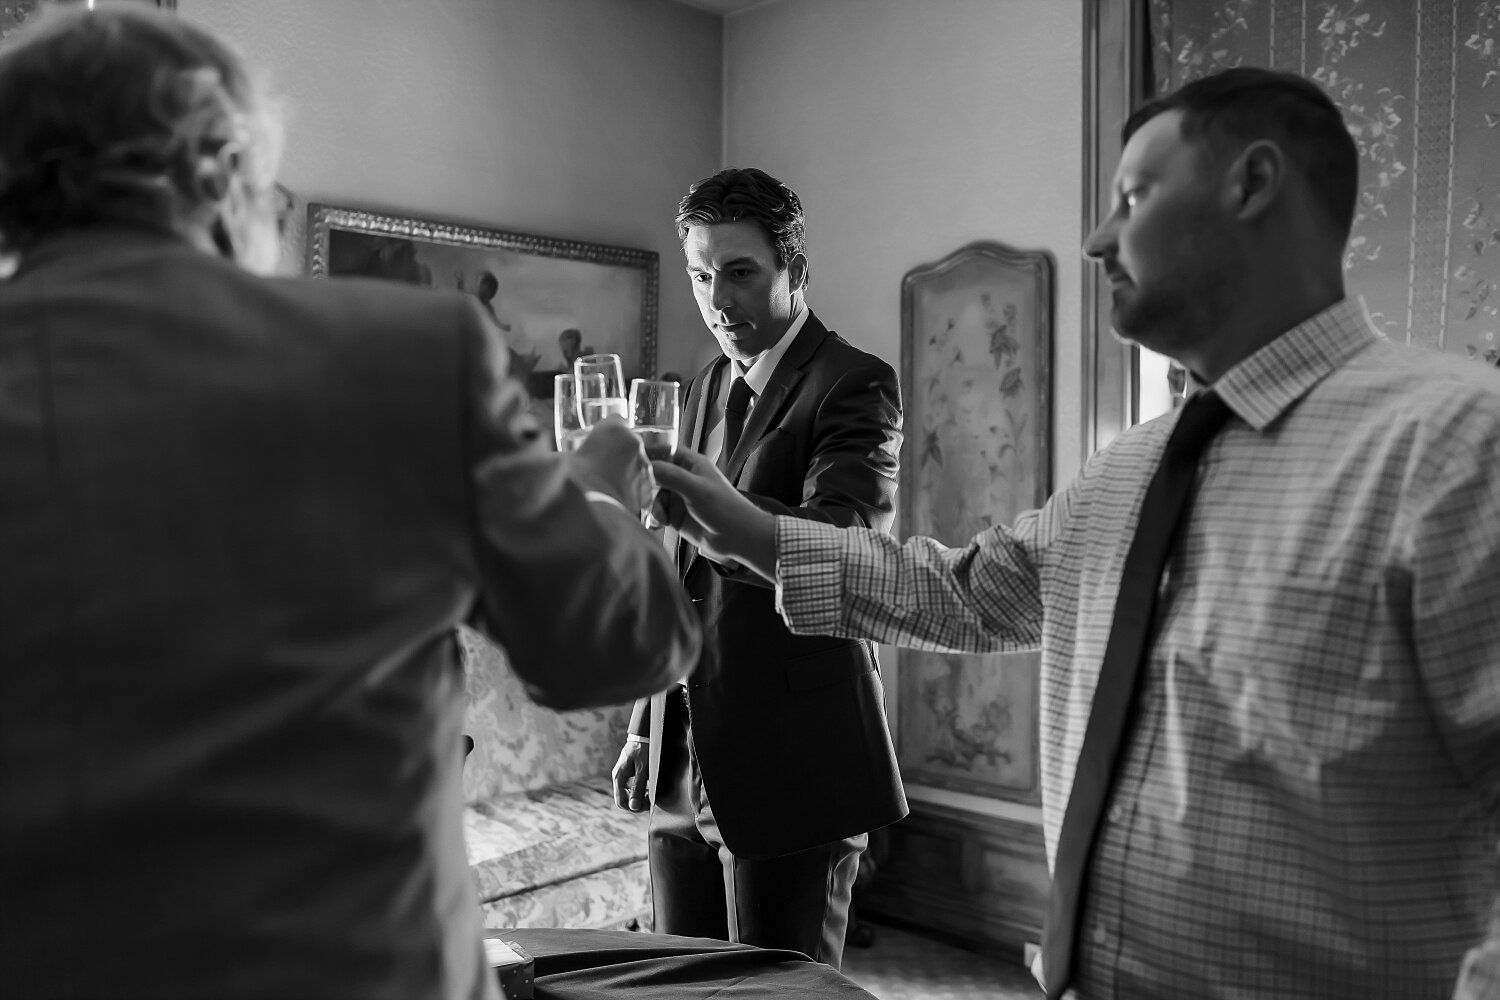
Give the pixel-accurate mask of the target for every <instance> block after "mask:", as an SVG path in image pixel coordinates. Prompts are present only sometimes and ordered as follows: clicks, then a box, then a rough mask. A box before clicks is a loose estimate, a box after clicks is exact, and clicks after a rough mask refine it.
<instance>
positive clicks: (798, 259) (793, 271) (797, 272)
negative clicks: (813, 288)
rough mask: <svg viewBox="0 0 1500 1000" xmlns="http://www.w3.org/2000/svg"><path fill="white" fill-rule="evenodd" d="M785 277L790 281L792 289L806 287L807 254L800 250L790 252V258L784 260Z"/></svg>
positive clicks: (796, 289)
mask: <svg viewBox="0 0 1500 1000" xmlns="http://www.w3.org/2000/svg"><path fill="white" fill-rule="evenodd" d="M786 275H787V279H788V280H789V281H790V282H791V286H792V291H794V292H800V291H802V290H803V289H805V288H806V287H807V255H806V254H805V253H803V252H802V251H800V250H799V251H797V252H796V253H794V254H792V259H791V260H789V261H787V262H786Z"/></svg>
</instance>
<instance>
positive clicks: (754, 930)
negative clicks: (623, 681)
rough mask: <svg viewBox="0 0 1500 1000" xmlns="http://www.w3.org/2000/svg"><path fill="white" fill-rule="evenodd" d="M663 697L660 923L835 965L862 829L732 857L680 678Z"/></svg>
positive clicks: (653, 850)
mask: <svg viewBox="0 0 1500 1000" xmlns="http://www.w3.org/2000/svg"><path fill="white" fill-rule="evenodd" d="M666 704H667V711H666V714H665V716H664V717H663V719H662V740H663V744H662V747H661V762H660V764H659V766H658V776H657V782H658V787H657V790H656V801H655V803H654V804H653V805H652V808H651V835H650V852H649V854H650V866H651V894H652V900H653V907H654V910H655V919H656V931H657V932H658V933H662V934H680V935H684V936H687V937H706V938H717V939H719V940H722V941H734V942H739V943H742V944H750V945H756V946H758V947H761V948H786V949H791V950H793V951H800V952H802V953H803V954H805V955H807V956H809V957H811V958H813V959H814V960H816V961H819V962H824V963H826V964H828V965H831V966H833V967H834V968H835V969H837V968H838V967H839V965H840V964H841V962H842V961H843V957H844V932H845V930H846V929H847V928H848V924H849V902H850V894H851V892H852V890H853V888H854V879H855V876H856V875H858V874H859V856H860V854H861V853H863V851H864V849H865V845H866V844H867V842H868V840H869V837H868V835H867V834H859V835H858V836H855V837H849V838H847V839H844V840H838V841H834V842H833V843H830V844H823V845H820V846H818V847H815V848H812V849H811V850H806V851H798V852H797V853H795V854H787V855H782V856H781V857H775V858H741V857H737V856H735V854H734V853H733V852H732V851H730V850H729V848H728V847H726V846H725V845H724V840H723V837H722V836H721V835H720V833H719V826H718V823H717V822H716V821H715V819H714V814H713V807H712V806H711V805H710V803H709V798H708V790H707V789H705V788H704V785H703V776H702V773H701V772H700V771H699V768H698V758H697V754H696V752H695V751H694V749H693V739H692V729H691V727H690V725H689V720H688V708H687V697H686V693H685V692H684V690H683V688H682V687H681V686H680V685H674V689H673V691H671V692H670V693H669V694H668V697H667V699H666ZM776 809H777V803H775V802H767V803H766V813H767V822H777V818H776V816H775V813H776Z"/></svg>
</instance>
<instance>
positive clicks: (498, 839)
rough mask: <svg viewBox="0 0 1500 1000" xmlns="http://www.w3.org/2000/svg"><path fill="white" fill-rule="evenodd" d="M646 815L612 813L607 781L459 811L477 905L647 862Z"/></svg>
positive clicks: (521, 794) (508, 798)
mask: <svg viewBox="0 0 1500 1000" xmlns="http://www.w3.org/2000/svg"><path fill="white" fill-rule="evenodd" d="M647 816H648V814H646V813H628V812H625V811H623V810H620V809H616V808H614V797H613V794H612V792H611V791H610V784H609V779H608V778H595V779H592V780H589V781H575V782H571V783H569V784H565V785H557V786H554V787H552V788H544V789H540V790H538V791H532V792H515V793H512V794H510V795H502V796H499V797H497V798H495V799H493V800H490V801H488V802H478V803H473V804H471V805H470V806H469V808H467V809H465V810H464V836H465V839H466V840H467V842H468V849H469V865H470V866H471V867H472V868H473V870H474V881H475V884H476V886H477V887H478V890H479V898H480V899H481V900H482V901H484V902H490V901H492V900H496V899H502V898H504V897H506V896H514V895H517V894H518V893H522V892H526V891H528V890H531V889H535V888H539V887H542V886H547V885H552V884H554V883H557V882H564V881H567V880H568V879H573V878H580V877H582V876H584V875H589V874H592V873H594V872H598V871H603V870H605V869H609V868H619V867H621V866H622V865H627V864H630V863H632V862H635V861H640V860H642V859H644V858H645V857H646V834H647V822H648V819H647Z"/></svg>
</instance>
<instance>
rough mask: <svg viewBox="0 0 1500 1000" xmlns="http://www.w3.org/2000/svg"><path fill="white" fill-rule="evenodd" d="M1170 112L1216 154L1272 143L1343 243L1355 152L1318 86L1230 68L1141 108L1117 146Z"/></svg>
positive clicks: (1355, 193) (1350, 216)
mask: <svg viewBox="0 0 1500 1000" xmlns="http://www.w3.org/2000/svg"><path fill="white" fill-rule="evenodd" d="M1168 111H1181V112H1182V134H1183V136H1184V137H1185V138H1187V139H1190V140H1194V141H1197V142H1200V143H1201V144H1202V145H1203V146H1204V148H1205V150H1206V151H1207V152H1208V153H1209V154H1211V155H1213V156H1215V157H1218V156H1221V155H1224V154H1237V153H1238V152H1239V151H1240V149H1242V148H1243V147H1244V146H1245V145H1248V144H1249V143H1251V142H1254V141H1256V140H1257V139H1272V140H1274V141H1275V142H1276V143H1277V144H1278V145H1279V146H1280V147H1281V149H1282V151H1283V152H1284V153H1286V155H1287V157H1288V159H1290V160H1291V162H1292V163H1293V164H1294V165H1295V166H1296V168H1297V169H1298V171H1299V172H1300V173H1301V174H1302V175H1303V176H1304V177H1305V178H1306V179H1307V181H1308V184H1309V186H1310V187H1311V189H1312V192H1313V197H1314V198H1315V200H1316V201H1317V203H1318V206H1319V207H1320V208H1321V209H1322V210H1323V212H1324V214H1325V215H1326V216H1327V219H1328V221H1329V223H1330V225H1331V226H1333V227H1334V229H1335V231H1336V232H1337V235H1339V237H1340V238H1344V239H1347V238H1348V236H1349V229H1350V227H1351V226H1352V225H1353V223H1354V208H1355V203H1356V201H1357V199H1358V198H1359V150H1358V149H1357V148H1355V145H1354V139H1353V137H1352V136H1350V134H1349V129H1348V126H1346V125H1345V124H1344V115H1343V113H1342V112H1341V111H1339V109H1338V105H1336V104H1334V103H1333V101H1332V100H1331V99H1330V98H1329V97H1328V95H1327V94H1326V93H1324V92H1323V90H1322V88H1320V87H1319V86H1318V85H1317V84H1315V83H1313V82H1312V81H1311V80H1308V79H1306V78H1305V77H1301V76H1298V75H1297V74H1295V73H1283V72H1279V71H1277V70H1271V69H1261V68H1259V67H1253V66H1241V67H1237V68H1235V69H1227V70H1224V71H1222V72H1219V73H1214V74H1212V75H1210V76H1205V77H1203V78H1201V79H1198V80H1194V81H1193V82H1191V83H1188V84H1184V85H1183V86H1182V87H1179V88H1178V89H1177V90H1174V91H1172V92H1171V93H1169V94H1163V95H1162V96H1161V97H1157V98H1154V99H1153V100H1150V101H1147V102H1146V103H1145V104H1143V105H1141V106H1140V107H1139V108H1137V109H1136V110H1135V112H1134V113H1133V114H1131V116H1130V118H1129V119H1128V120H1127V121H1126V122H1125V127H1124V129H1123V130H1122V136H1121V141H1122V142H1129V141H1130V137H1131V136H1132V135H1134V134H1135V132H1136V130H1137V129H1139V128H1140V127H1141V126H1142V125H1144V124H1145V123H1146V122H1148V121H1150V120H1151V119H1152V118H1155V117H1156V116H1157V115H1160V114H1164V113H1165V112H1168Z"/></svg>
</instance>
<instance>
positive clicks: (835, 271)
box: [724, 0, 1083, 821]
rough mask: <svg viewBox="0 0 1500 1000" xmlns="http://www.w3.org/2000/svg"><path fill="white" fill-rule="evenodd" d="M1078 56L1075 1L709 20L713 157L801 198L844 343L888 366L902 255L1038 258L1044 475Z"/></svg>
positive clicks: (1059, 359) (1062, 394)
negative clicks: (715, 45) (721, 24)
mask: <svg viewBox="0 0 1500 1000" xmlns="http://www.w3.org/2000/svg"><path fill="white" fill-rule="evenodd" d="M1082 51H1083V11H1082V4H1080V3H1078V2H1076V0H922V2H920V3H917V2H912V0H779V2H775V3H771V4H768V5H766V6H762V7H757V8H753V9H750V10H747V11H744V12H742V13H739V14H733V15H730V16H729V17H728V18H727V19H726V30H725V55H724V58H725V100H724V121H725V150H724V155H725V160H726V162H727V163H728V164H732V165H735V166H758V167H761V168H763V169H765V170H767V171H769V172H770V173H772V174H774V175H775V176H777V177H779V178H781V179H782V180H784V181H785V182H786V183H787V184H789V185H790V186H791V187H792V188H793V190H795V191H797V193H798V194H799V195H800V196H801V198H802V202H803V207H804V209H805V210H806V212H807V218H808V222H807V241H808V256H809V259H810V260H811V263H812V275H813V278H812V285H811V287H810V289H809V292H808V302H809V304H811V305H812V307H813V308H814V309H815V310H817V312H818V314H819V316H820V317H821V318H822V319H823V320H824V321H825V322H826V323H827V324H828V325H829V326H830V327H832V328H833V329H836V330H838V331H839V332H840V333H842V334H844V335H845V336H846V337H847V338H848V339H850V340H852V341H853V342H854V343H855V344H857V345H859V346H861V347H863V348H865V349H866V350H868V351H871V352H872V353H874V354H878V355H880V356H881V357H883V358H884V359H885V360H887V361H888V362H890V363H891V364H892V365H893V366H895V367H896V368H897V370H898V371H899V370H900V360H901V279H902V277H903V276H904V275H905V274H906V273H907V272H908V271H910V270H911V269H912V268H914V267H918V266H920V265H923V264H927V263H931V262H934V261H937V260H940V259H941V258H943V257H944V256H946V255H947V254H949V253H951V252H952V251H954V250H956V249H958V248H959V247H960V246H963V245H964V244H966V243H969V242H972V241H974V240H981V239H995V240H1000V241H1001V242H1004V243H1008V244H1010V245H1012V246H1015V247H1018V248H1020V249H1025V250H1036V249H1045V250H1049V251H1051V252H1052V254H1053V255H1054V257H1055V258H1056V263H1057V268H1056V274H1055V278H1056V286H1055V291H1056V302H1057V311H1056V320H1055V331H1054V340H1055V348H1054V353H1053V365H1052V385H1053V424H1052V442H1051V445H1052V457H1053V461H1052V467H1053V484H1054V487H1055V486H1058V485H1061V484H1063V483H1065V482H1066V481H1067V480H1069V479H1071V478H1072V476H1073V475H1075V474H1076V472H1077V470H1078V468H1079V466H1080V465H1081V463H1082V460H1083V454H1082V444H1081V440H1082V438H1081V435H1082V428H1081V419H1080V403H1079V401H1080V399H1081V398H1082V397H1081V391H1082V382H1083V379H1082V351H1081V332H1080V331H1081V322H1082V319H1081V313H1080V308H1079V303H1080V299H1081V289H1080V274H1081V265H1082V261H1081V257H1080V255H1079V246H1080V243H1081V229H1082V224H1083V223H1082V183H1083V182H1082V166H1081V150H1082V141H1083V140H1082V135H1083V118H1082V83H1081V81H1082V69H1083V67H1082ZM895 660H896V658H895V656H894V655H893V651H892V650H889V649H887V650H885V651H884V652H883V655H882V662H884V663H886V664H893V663H895ZM893 674H894V671H892V670H888V671H887V681H888V688H889V694H890V696H891V701H892V704H891V706H890V707H891V710H892V716H893V717H894V716H895V715H896V713H899V711H900V706H899V704H898V703H896V701H895V695H896V690H895V685H894V684H892V683H891V678H892V676H893ZM913 794H914V796H917V795H920V796H921V797H923V798H928V799H931V800H940V801H944V802H950V803H951V804H955V805H960V806H963V807H966V808H972V809H977V810H980V811H984V812H989V813H994V814H998V815H1007V816H1014V817H1016V818H1021V819H1027V820H1033V821H1034V820H1035V819H1036V818H1037V813H1038V810H1036V809H1034V808H1031V807H1025V806H1013V805H1010V804H1008V803H993V802H990V801H989V800H984V799H977V798H974V797H972V796H958V795H955V794H954V793H948V792H941V791H937V790H925V789H924V790H913Z"/></svg>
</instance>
